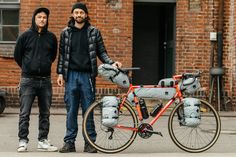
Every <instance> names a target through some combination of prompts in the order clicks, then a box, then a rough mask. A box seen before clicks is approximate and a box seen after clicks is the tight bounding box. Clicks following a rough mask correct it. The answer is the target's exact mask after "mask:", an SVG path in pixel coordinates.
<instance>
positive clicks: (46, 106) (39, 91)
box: [18, 78, 52, 141]
mask: <svg viewBox="0 0 236 157" xmlns="http://www.w3.org/2000/svg"><path fill="white" fill-rule="evenodd" d="M36 96H37V97H38V107H39V127H38V129H39V133H38V140H39V141H40V140H43V139H47V138H48V132H49V125H50V123H49V116H50V111H49V110H50V106H51V102H52V84H51V79H50V78H43V79H41V78H40V79H39V78H37V79H36V78H21V82H20V114H19V132H18V137H19V140H25V141H29V139H28V134H29V120H30V113H31V108H32V104H33V102H34V99H35V97H36Z"/></svg>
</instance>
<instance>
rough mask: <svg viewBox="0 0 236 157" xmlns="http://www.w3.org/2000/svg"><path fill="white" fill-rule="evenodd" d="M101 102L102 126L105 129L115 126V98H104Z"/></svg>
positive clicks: (116, 109) (116, 103)
mask: <svg viewBox="0 0 236 157" xmlns="http://www.w3.org/2000/svg"><path fill="white" fill-rule="evenodd" d="M101 102H102V125H104V126H106V127H113V126H116V125H117V123H118V117H119V112H118V104H119V101H118V99H117V97H115V96H104V97H103V98H102V100H101Z"/></svg>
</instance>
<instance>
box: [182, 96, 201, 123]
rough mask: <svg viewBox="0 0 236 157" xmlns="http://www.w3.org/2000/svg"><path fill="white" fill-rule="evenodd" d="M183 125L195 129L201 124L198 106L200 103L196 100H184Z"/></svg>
mask: <svg viewBox="0 0 236 157" xmlns="http://www.w3.org/2000/svg"><path fill="white" fill-rule="evenodd" d="M183 102H184V116H183V117H184V119H183V121H184V122H183V124H184V125H186V126H189V127H197V126H198V125H199V124H200V122H201V115H200V105H201V102H200V100H199V99H196V98H185V99H184V100H183Z"/></svg>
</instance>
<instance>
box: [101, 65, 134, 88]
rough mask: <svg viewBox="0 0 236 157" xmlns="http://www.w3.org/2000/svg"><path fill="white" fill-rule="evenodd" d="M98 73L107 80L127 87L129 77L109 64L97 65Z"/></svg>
mask: <svg viewBox="0 0 236 157" xmlns="http://www.w3.org/2000/svg"><path fill="white" fill-rule="evenodd" d="M98 73H99V74H100V75H101V76H102V77H103V78H104V79H106V80H108V81H111V82H113V83H115V84H117V85H119V86H121V87H124V88H129V85H130V83H129V77H128V76H127V75H126V74H125V73H124V72H122V71H120V70H119V69H118V68H116V67H114V66H112V65H110V64H101V65H99V67H98Z"/></svg>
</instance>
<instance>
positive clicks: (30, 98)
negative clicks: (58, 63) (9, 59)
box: [14, 7, 57, 152]
mask: <svg viewBox="0 0 236 157" xmlns="http://www.w3.org/2000/svg"><path fill="white" fill-rule="evenodd" d="M48 17H49V10H48V9H47V8H42V7H41V8H38V9H36V10H35V11H34V13H33V17H32V25H31V28H30V29H28V30H27V31H26V32H24V33H23V34H22V35H20V36H19V37H18V39H17V42H16V46H15V51H14V58H15V61H16V63H17V64H18V65H19V67H20V68H21V79H20V84H19V95H20V114H19V132H18V137H19V147H18V148H17V151H18V152H25V151H27V145H28V141H29V139H28V134H29V120H30V113H31V108H32V105H33V102H34V99H35V97H36V96H37V98H38V108H39V126H38V130H39V133H38V150H39V151H57V147H55V146H53V145H51V144H50V143H49V141H48V133H49V125H50V123H49V116H50V111H49V109H50V106H51V102H52V84H51V77H50V76H51V65H52V62H53V61H54V60H55V58H56V55H57V39H56V36H55V35H54V34H53V33H52V32H49V31H48Z"/></svg>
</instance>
